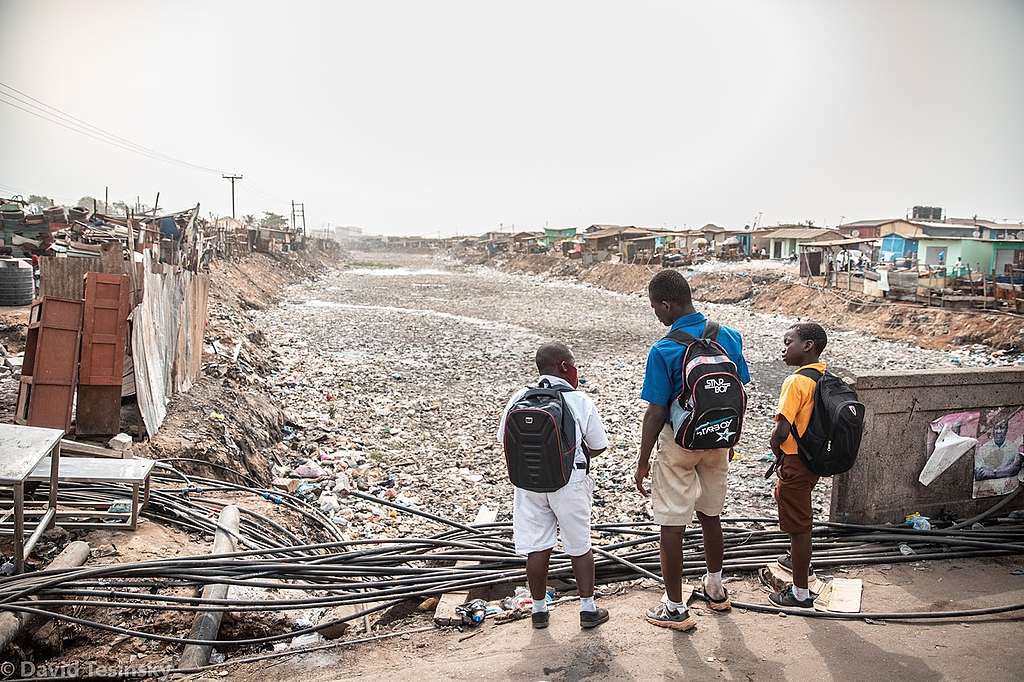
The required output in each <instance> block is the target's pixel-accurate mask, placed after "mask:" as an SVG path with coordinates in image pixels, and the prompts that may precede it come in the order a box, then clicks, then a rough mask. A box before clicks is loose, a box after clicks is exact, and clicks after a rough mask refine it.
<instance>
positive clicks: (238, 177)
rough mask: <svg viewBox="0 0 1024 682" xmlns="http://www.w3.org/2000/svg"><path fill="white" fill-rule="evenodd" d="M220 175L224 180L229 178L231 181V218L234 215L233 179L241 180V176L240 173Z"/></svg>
mask: <svg viewBox="0 0 1024 682" xmlns="http://www.w3.org/2000/svg"><path fill="white" fill-rule="evenodd" d="M221 177H223V178H224V179H225V180H230V181H231V218H232V220H233V219H234V217H235V180H241V179H242V176H241V175H223V176H221Z"/></svg>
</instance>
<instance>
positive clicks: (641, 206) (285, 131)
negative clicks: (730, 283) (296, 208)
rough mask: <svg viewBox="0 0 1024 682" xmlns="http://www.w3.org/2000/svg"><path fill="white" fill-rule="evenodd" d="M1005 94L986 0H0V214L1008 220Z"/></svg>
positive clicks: (1017, 48)
mask: <svg viewBox="0 0 1024 682" xmlns="http://www.w3.org/2000/svg"><path fill="white" fill-rule="evenodd" d="M1022 75H1024V2H1015V1H1012V0H1006V1H1002V2H997V1H994V0H992V1H987V0H983V1H980V2H972V3H962V2H943V1H935V2H928V1H923V2H922V1H909V0H908V1H905V2H875V1H872V0H865V1H856V2H838V1H837V2H826V3H820V2H795V1H794V2H783V1H776V2H730V3H715V4H713V5H711V6H708V4H707V3H677V2H638V3H630V4H629V5H621V4H619V3H608V2H585V3H584V2H563V3H536V2H525V3H516V4H515V5H494V4H491V3H475V2H445V1H441V2H435V3H411V2H403V3H321V2H292V3H287V4H285V3H273V2H246V3H243V2H219V3H216V4H212V5H209V4H208V3H202V2H193V1H185V2H174V3H171V2H88V1H87V2H51V1H47V0H44V1H40V2H26V1H21V0H0V83H2V84H4V85H6V86H9V87H8V88H7V89H4V88H0V150H2V151H3V154H2V158H3V163H2V164H0V195H3V194H4V193H5V192H7V193H12V192H15V191H16V192H22V193H26V194H27V193H34V194H43V195H46V196H50V197H53V198H55V199H57V200H58V201H62V202H73V201H75V200H77V199H78V198H79V197H81V196H83V195H92V196H96V197H99V198H101V199H102V197H103V191H104V187H105V186H109V187H110V195H111V199H112V200H114V199H119V200H124V201H128V202H132V203H133V202H134V201H135V197H136V196H139V197H141V199H142V201H143V202H144V203H148V204H151V203H152V200H153V197H154V195H155V194H156V192H158V191H159V192H160V195H161V198H160V205H161V206H162V207H166V208H170V209H178V208H185V207H187V206H190V205H194V204H195V203H196V202H199V203H201V204H202V210H203V214H204V215H205V214H207V213H209V212H211V211H212V212H214V213H217V214H219V215H230V213H231V195H230V187H229V184H228V182H227V181H226V180H224V179H222V178H221V177H220V176H221V175H222V174H223V173H237V174H241V175H243V176H244V178H243V179H242V180H240V181H239V182H238V183H237V202H238V210H237V214H238V216H239V217H241V216H242V215H245V214H248V213H259V212H262V211H265V210H273V211H275V212H278V213H282V214H285V215H287V213H288V211H289V205H288V202H289V200H291V199H295V200H297V201H302V202H304V203H305V206H306V212H307V217H308V220H309V222H308V224H309V227H310V228H319V227H321V226H322V225H323V224H324V223H327V222H330V223H331V224H334V225H358V226H361V227H363V228H364V229H365V230H367V231H368V232H373V233H387V234H405V235H412V234H416V235H424V236H434V235H436V234H438V233H441V234H456V233H457V234H467V233H482V232H484V231H486V230H492V229H498V228H499V225H502V226H504V228H505V229H511V227H512V226H515V229H517V230H518V229H539V228H542V227H544V226H545V224H548V225H552V226H576V227H583V226H586V225H589V224H592V223H616V224H624V225H648V226H671V227H698V226H701V225H704V224H705V223H716V224H718V225H723V226H726V227H737V228H738V227H743V226H744V225H749V224H752V223H753V222H754V220H755V219H757V217H758V215H759V214H760V220H759V221H760V224H762V225H772V224H778V223H796V222H803V221H807V220H812V221H814V223H815V224H816V225H830V226H831V225H834V224H836V223H838V222H839V221H840V220H841V219H843V220H845V221H846V222H850V221H855V220H864V219H873V218H884V217H900V216H903V215H905V214H906V213H907V212H908V211H909V210H910V207H911V206H913V205H919V204H921V205H930V206H941V207H943V208H944V209H945V210H946V212H947V215H949V216H956V217H970V216H972V215H976V214H977V215H978V216H980V217H985V218H989V219H995V220H1005V221H1008V222H1019V221H1024V125H1021V120H1022V116H1024V88H1022V87H1021V82H1022ZM11 87H13V88H16V89H17V90H19V91H21V92H22V93H25V95H28V96H30V97H31V98H35V99H36V100H38V101H40V102H43V103H45V104H46V105H50V106H51V107H54V108H55V109H52V110H51V109H45V107H44V108H43V109H40V108H39V107H40V105H38V104H36V103H34V102H32V101H31V100H29V101H28V102H26V100H25V97H24V95H19V94H17V93H15V92H12V91H11V90H10V89H9V88H11ZM15 106H18V107H21V108H23V109H25V108H27V109H29V110H30V111H32V112H34V113H29V112H26V111H23V110H21V109H19V108H15ZM58 112H59V113H58ZM41 116H42V118H41ZM69 116H70V117H74V118H75V119H79V120H80V121H84V122H87V123H88V124H91V125H93V126H96V127H98V128H100V129H102V130H103V131H105V133H112V134H115V135H117V136H119V137H120V138H123V140H122V141H121V144H115V142H116V141H112V140H111V138H110V137H109V136H108V135H107V134H105V133H103V132H97V131H96V129H90V131H91V132H93V134H94V135H93V137H87V136H85V135H83V134H80V133H79V132H74V131H72V130H69V129H68V127H76V128H81V123H80V122H78V123H76V122H75V121H74V119H69V118H67V117H69ZM46 117H49V118H51V119H55V120H56V122H55V121H54V120H49V121H47V120H43V118H46ZM58 123H61V124H63V125H59V124H58ZM65 126H68V127H65ZM96 137H99V138H101V139H104V140H105V141H101V140H100V139H95V138H96ZM127 141H130V142H131V143H135V144H138V145H143V146H145V147H146V148H148V153H138V151H139V150H138V149H137V148H136V151H135V152H132V151H128V149H126V147H127V146H129V143H128V142H127ZM154 152H158V153H159V155H167V156H170V157H173V158H174V159H175V162H173V163H167V162H164V161H161V160H157V159H156V158H153V157H154V156H155V155H156V154H155V153H154ZM180 161H185V162H187V164H182V163H180ZM199 167H202V168H199Z"/></svg>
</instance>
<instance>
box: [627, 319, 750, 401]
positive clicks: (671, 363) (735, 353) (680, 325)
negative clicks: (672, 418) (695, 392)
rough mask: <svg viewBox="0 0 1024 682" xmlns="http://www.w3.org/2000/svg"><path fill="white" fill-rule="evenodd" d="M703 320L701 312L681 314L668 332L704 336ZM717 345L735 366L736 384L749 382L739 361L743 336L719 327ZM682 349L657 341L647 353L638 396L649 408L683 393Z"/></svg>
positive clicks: (744, 366)
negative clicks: (645, 366)
mask: <svg viewBox="0 0 1024 682" xmlns="http://www.w3.org/2000/svg"><path fill="white" fill-rule="evenodd" d="M706 324H707V318H706V317H704V314H703V313H690V314H689V315H683V316H682V317H680V318H679V319H678V320H676V321H675V322H674V323H672V331H677V330H678V331H683V332H686V333H687V334H690V335H691V336H694V337H697V338H700V337H701V335H702V334H703V333H704V326H705V325H706ZM718 343H719V345H721V346H722V348H723V350H725V354H726V355H728V356H729V359H730V360H732V361H733V362H735V363H736V370H737V372H738V373H739V377H740V381H742V382H743V383H744V384H747V383H750V370H748V369H747V361H746V360H745V359H744V358H743V337H741V336H740V333H739V332H738V331H736V330H735V329H732V328H731V327H726V326H725V325H721V326H720V329H719V331H718ZM684 353H686V346H684V345H682V344H680V343H676V342H675V341H672V340H670V339H659V340H658V341H656V342H655V343H654V345H653V346H651V350H650V352H649V353H648V354H647V369H646V370H645V371H644V387H643V390H642V391H641V392H640V397H641V398H643V399H644V400H646V401H647V402H649V403H651V404H652V405H664V406H666V407H667V406H668V405H669V404H670V403H671V402H672V399H673V398H675V397H676V396H677V395H679V394H680V393H681V392H682V390H683V354H684Z"/></svg>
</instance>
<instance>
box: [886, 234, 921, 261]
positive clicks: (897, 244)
mask: <svg viewBox="0 0 1024 682" xmlns="http://www.w3.org/2000/svg"><path fill="white" fill-rule="evenodd" d="M916 255H917V240H916V239H911V238H910V237H904V236H903V235H901V234H895V233H894V234H888V235H886V236H885V237H883V238H882V249H881V252H880V254H879V258H880V259H881V261H882V262H883V263H889V262H891V261H892V259H893V258H913V257H914V256H916Z"/></svg>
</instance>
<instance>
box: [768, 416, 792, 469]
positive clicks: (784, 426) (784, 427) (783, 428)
mask: <svg viewBox="0 0 1024 682" xmlns="http://www.w3.org/2000/svg"><path fill="white" fill-rule="evenodd" d="M791 428H792V425H791V424H790V423H789V420H788V419H786V418H785V417H783V416H782V415H781V414H779V415H776V416H775V428H774V429H772V435H771V436H770V437H769V438H768V445H769V446H770V447H771V449H772V452H773V453H774V454H775V459H776V460H778V459H781V458H782V457H783V456H784V455H785V453H784V452H783V451H782V444H783V443H785V442H786V439H787V438H789V430H790V429H791Z"/></svg>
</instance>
